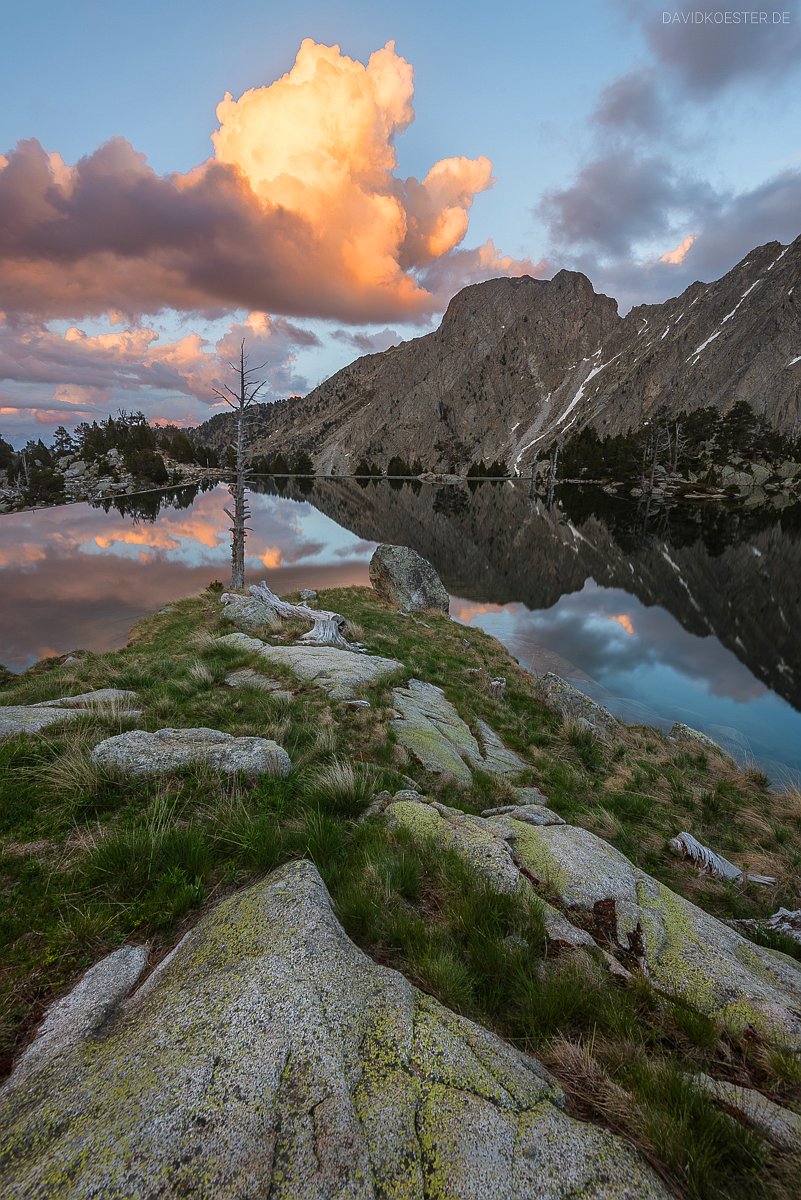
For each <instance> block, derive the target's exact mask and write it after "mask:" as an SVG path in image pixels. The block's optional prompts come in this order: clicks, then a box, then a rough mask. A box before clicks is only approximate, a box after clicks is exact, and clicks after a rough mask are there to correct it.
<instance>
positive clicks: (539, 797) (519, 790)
mask: <svg viewBox="0 0 801 1200" xmlns="http://www.w3.org/2000/svg"><path fill="white" fill-rule="evenodd" d="M512 792H513V793H514V797H515V800H514V802H515V804H547V803H548V797H547V796H545V795H544V794H543V793H542V792H541V791H540V789H539V788H535V787H516V788H512Z"/></svg>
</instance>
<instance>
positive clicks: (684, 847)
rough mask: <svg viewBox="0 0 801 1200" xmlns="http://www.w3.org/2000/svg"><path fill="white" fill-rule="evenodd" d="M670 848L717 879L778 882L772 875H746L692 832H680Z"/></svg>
mask: <svg viewBox="0 0 801 1200" xmlns="http://www.w3.org/2000/svg"><path fill="white" fill-rule="evenodd" d="M668 845H669V846H670V849H671V850H672V851H673V853H674V854H676V855H678V856H679V858H686V859H688V860H689V861H690V862H691V863H693V864H694V865H695V866H696V867H698V869H699V871H702V872H704V873H705V874H706V875H713V876H714V877H715V878H716V879H728V880H730V881H731V882H734V883H742V882H746V881H747V882H748V883H761V884H765V885H766V886H770V885H772V884H774V883H775V882H776V880H775V879H774V878H773V876H772V875H746V873H745V872H744V871H741V870H740V868H739V867H736V866H735V865H734V863H733V862H729V860H728V859H727V858H724V857H723V855H722V854H717V853H716V852H715V851H714V850H710V848H709V846H705V845H704V844H703V842H699V841H698V839H697V838H694V837H693V835H692V834H691V833H679V834H677V835H676V837H674V838H671V839H670V842H669V843H668Z"/></svg>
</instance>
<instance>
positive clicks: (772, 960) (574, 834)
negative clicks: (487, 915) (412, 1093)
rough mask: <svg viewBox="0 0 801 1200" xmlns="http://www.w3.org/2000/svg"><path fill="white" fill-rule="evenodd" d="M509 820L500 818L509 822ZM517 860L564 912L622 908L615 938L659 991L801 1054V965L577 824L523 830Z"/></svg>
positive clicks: (517, 842) (618, 910)
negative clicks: (637, 957) (603, 904)
mask: <svg viewBox="0 0 801 1200" xmlns="http://www.w3.org/2000/svg"><path fill="white" fill-rule="evenodd" d="M502 819H504V818H493V820H502ZM514 850H515V855H516V856H517V857H518V858H519V860H520V861H521V862H522V864H523V865H524V866H525V867H526V868H527V870H529V871H530V872H531V873H532V875H534V876H535V877H537V878H539V879H541V880H543V881H544V882H547V883H548V885H549V886H550V887H551V888H553V889H554V890H555V891H556V893H557V894H558V896H559V898H560V900H561V901H562V903H563V904H565V905H567V906H568V907H575V908H578V909H580V910H582V911H583V912H587V913H592V911H593V908H594V906H595V905H596V904H597V903H598V902H599V901H608V900H613V901H614V902H615V921H616V926H617V938H618V942H619V944H620V946H621V947H622V948H623V949H627V948H629V947H631V948H633V949H635V951H637V952H638V953H640V954H641V957H642V961H643V965H644V967H645V969H646V970H647V971H648V973H649V975H650V976H651V978H652V979H653V981H654V983H655V984H656V985H657V987H659V988H662V989H664V990H665V991H667V992H671V993H674V994H676V995H678V996H681V997H682V998H683V999H684V1000H685V1001H686V1002H687V1003H688V1004H690V1005H692V1007H693V1008H696V1009H698V1010H699V1011H700V1012H703V1013H707V1014H708V1015H709V1016H712V1017H714V1018H715V1019H716V1020H719V1021H720V1022H721V1023H722V1024H723V1025H725V1026H727V1027H728V1028H731V1029H733V1030H738V1031H742V1030H743V1029H744V1028H746V1027H747V1026H751V1027H753V1028H755V1029H757V1030H758V1031H759V1032H760V1033H762V1034H763V1036H766V1037H769V1038H775V1039H778V1040H781V1041H785V1042H788V1043H789V1044H791V1045H793V1046H794V1047H795V1048H797V1049H801V1017H799V1010H801V965H799V964H798V963H797V962H796V961H795V960H794V959H791V958H788V957H787V956H785V955H783V954H778V953H776V952H775V951H772V950H767V949H765V948H764V947H762V946H756V945H754V944H753V943H752V942H749V941H748V940H746V939H745V938H744V937H742V936H741V935H740V934H739V933H737V932H735V930H733V929H731V928H730V927H729V926H728V925H725V924H724V923H723V922H722V921H718V920H717V919H716V918H715V917H712V916H710V915H709V914H708V913H706V912H704V911H703V910H702V909H700V908H698V907H697V906H696V905H695V904H691V903H690V901H689V900H685V899H684V898H683V897H682V896H678V895H676V893H675V892H672V891H671V890H670V889H669V888H667V887H665V886H664V884H661V883H659V882H657V880H655V879H653V878H652V877H651V876H650V875H647V874H646V873H645V872H644V871H641V870H640V869H639V868H638V867H635V866H634V864H633V863H631V862H630V861H629V859H627V858H626V857H625V855H623V854H621V853H620V851H619V850H616V849H615V848H614V847H613V846H610V845H609V844H608V843H607V842H604V841H602V839H601V838H599V837H596V836H595V835H594V834H592V833H590V832H589V831H588V830H586V829H581V828H579V827H577V826H572V825H551V826H547V827H545V828H539V829H538V828H533V827H532V826H530V825H529V826H523V825H520V832H519V834H518V836H516V838H515V842H514Z"/></svg>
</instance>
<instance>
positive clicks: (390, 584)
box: [370, 543, 450, 612]
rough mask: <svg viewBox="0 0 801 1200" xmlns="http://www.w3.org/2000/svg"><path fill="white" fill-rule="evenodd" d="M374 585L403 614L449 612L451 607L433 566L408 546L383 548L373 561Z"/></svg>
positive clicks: (385, 545) (372, 574) (378, 549)
mask: <svg viewBox="0 0 801 1200" xmlns="http://www.w3.org/2000/svg"><path fill="white" fill-rule="evenodd" d="M370 582H371V584H372V585H373V587H374V588H375V590H376V591H377V592H378V594H379V596H383V598H384V599H385V600H386V601H388V602H389V603H390V604H392V605H393V606H394V607H395V608H400V609H401V610H402V611H403V612H421V611H423V610H425V609H427V608H434V609H439V610H440V611H441V612H447V611H448V608H449V605H450V597H449V596H448V593H447V591H446V590H445V588H444V587H443V585H442V581H441V579H440V577H439V575H437V573H436V571H435V570H434V568H433V567H432V566H431V563H430V562H429V561H428V559H427V558H423V557H422V555H420V554H418V553H417V551H416V550H411V549H410V548H409V547H408V546H390V545H387V544H385V543H384V544H382V545H380V546H379V547H378V548H377V550H376V551H375V553H374V554H373V557H372V558H371V559H370Z"/></svg>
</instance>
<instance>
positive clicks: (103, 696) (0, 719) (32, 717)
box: [0, 688, 140, 737]
mask: <svg viewBox="0 0 801 1200" xmlns="http://www.w3.org/2000/svg"><path fill="white" fill-rule="evenodd" d="M136 698H137V696H136V692H126V691H121V690H120V689H119V688H100V689H99V690H98V691H96V692H84V693H82V694H81V695H79V696H62V697H61V699H60V700H40V701H38V702H37V703H36V704H6V705H0V737H13V736H14V735H15V734H18V733H41V731H42V730H43V729H47V727H48V725H55V724H56V723H57V722H58V721H75V720H77V719H78V717H79V716H80V715H81V710H86V709H91V708H102V707H104V706H105V707H108V708H113V709H116V710H119V709H124V710H125V713H126V715H127V716H131V717H138V716H140V712H139V710H138V709H135V708H131V707H130V705H131V703H132V702H133V701H134V700H136Z"/></svg>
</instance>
